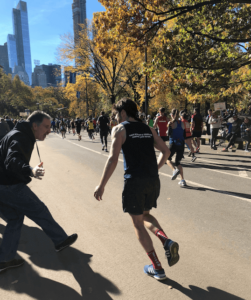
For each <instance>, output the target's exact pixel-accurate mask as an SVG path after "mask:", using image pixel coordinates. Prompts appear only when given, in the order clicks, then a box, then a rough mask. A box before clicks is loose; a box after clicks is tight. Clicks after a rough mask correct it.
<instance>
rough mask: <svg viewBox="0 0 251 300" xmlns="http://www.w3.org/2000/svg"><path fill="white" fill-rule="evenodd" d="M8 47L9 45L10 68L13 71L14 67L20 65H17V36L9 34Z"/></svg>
mask: <svg viewBox="0 0 251 300" xmlns="http://www.w3.org/2000/svg"><path fill="white" fill-rule="evenodd" d="M7 45H8V58H9V66H10V68H11V69H12V71H13V69H14V67H15V66H17V65H18V63H17V42H16V37H15V35H13V34H8V37H7Z"/></svg>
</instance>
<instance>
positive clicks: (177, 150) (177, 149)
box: [168, 144, 184, 167]
mask: <svg viewBox="0 0 251 300" xmlns="http://www.w3.org/2000/svg"><path fill="white" fill-rule="evenodd" d="M169 149H170V151H171V154H170V156H169V158H168V160H170V161H171V160H172V157H173V156H174V154H175V153H176V157H175V166H176V167H178V166H179V165H180V162H181V160H182V158H183V155H184V146H176V145H175V144H170V145H169Z"/></svg>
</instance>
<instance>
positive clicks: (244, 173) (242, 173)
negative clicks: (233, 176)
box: [239, 171, 248, 177]
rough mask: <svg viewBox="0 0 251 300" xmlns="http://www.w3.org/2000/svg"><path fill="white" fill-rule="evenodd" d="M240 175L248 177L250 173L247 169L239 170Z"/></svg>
mask: <svg viewBox="0 0 251 300" xmlns="http://www.w3.org/2000/svg"><path fill="white" fill-rule="evenodd" d="M239 176H240V177H248V173H247V172H246V171H239Z"/></svg>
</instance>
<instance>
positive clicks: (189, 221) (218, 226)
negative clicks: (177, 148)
mask: <svg viewBox="0 0 251 300" xmlns="http://www.w3.org/2000/svg"><path fill="white" fill-rule="evenodd" d="M109 145H110V142H109ZM38 146H39V149H40V154H41V158H42V161H43V162H44V167H45V170H46V174H45V177H44V179H43V180H42V181H38V180H33V181H32V183H31V184H29V186H30V188H31V189H32V190H33V191H34V192H35V193H36V194H37V195H38V197H39V198H40V199H41V200H42V201H43V202H44V203H45V204H46V205H47V206H48V208H49V209H50V211H51V213H52V215H53V216H54V218H55V220H56V221H57V222H58V223H59V224H60V225H61V226H62V227H63V228H64V229H65V230H66V232H67V233H68V234H72V233H74V232H76V233H78V235H79V239H78V240H77V242H76V243H75V244H74V245H73V246H72V247H70V248H68V249H65V250H64V251H62V252H61V253H56V252H55V251H54V248H53V244H52V242H51V241H50V240H49V239H48V238H47V236H46V235H45V234H44V233H43V232H42V230H41V229H40V228H39V227H37V226H36V224H34V223H33V222H32V221H30V220H29V219H27V218H26V219H25V221H24V226H23V231H22V236H21V240H20V244H19V249H18V254H19V255H20V256H21V257H22V258H24V259H25V260H26V263H25V265H24V266H22V267H20V268H17V269H12V270H9V271H6V272H3V273H1V274H0V299H4V300H9V299H11V300H16V299H25V300H26V299H39V300H58V299H63V300H69V299H70V300H75V299H95V300H103V299H128V300H131V299H140V300H141V299H142V300H148V299H149V300H150V299H151V300H152V299H154V300H155V299H161V300H162V299H163V300H164V299H165V300H166V299H174V300H176V299H177V300H180V299H194V300H204V299H205V300H207V299H208V300H209V299H213V300H225V299H226V300H239V299H251V287H250V281H251V272H250V263H251V256H250V249H251V233H250V221H251V196H250V183H251V182H250V180H251V173H250V171H251V154H250V153H245V152H244V151H241V150H237V151H236V152H228V153H222V152H221V151H220V150H221V149H222V148H219V150H217V151H214V150H211V149H210V147H209V146H208V145H206V146H202V147H201V153H200V154H198V155H197V156H198V159H197V160H196V162H195V163H191V161H190V160H191V159H190V158H188V157H187V152H186V153H185V159H184V160H183V166H184V174H185V179H186V181H187V183H188V187H187V188H181V187H180V186H179V185H178V180H176V181H171V170H170V169H169V168H168V166H167V165H165V166H164V167H163V168H162V169H161V170H160V180H161V194H160V197H159V199H158V208H157V209H154V210H153V211H152V213H153V214H154V215H155V216H156V217H157V219H158V220H159V222H160V224H161V226H162V227H163V229H164V230H165V232H166V233H167V235H168V236H169V237H170V238H171V239H173V240H175V241H177V242H178V243H179V246H180V261H179V263H178V264H177V265H175V266H173V267H172V268H170V267H168V264H167V262H166V259H165V255H164V251H163V247H162V244H161V243H160V241H159V240H158V239H157V238H156V237H155V236H152V239H153V242H154V246H155V250H156V252H157V254H158V257H159V259H160V261H161V262H162V266H163V267H164V269H165V272H166V275H167V277H168V279H167V280H165V281H163V282H158V281H156V280H155V279H153V278H151V277H148V276H147V275H145V274H144V273H143V267H144V265H145V264H149V259H148V257H147V256H146V254H145V253H144V250H143V248H142V247H141V246H140V244H139V242H138V241H137V239H136V237H135V234H134V230H133V227H132V224H131V220H130V217H129V216H128V215H127V214H125V213H123V211H122V204H121V193H122V189H123V157H122V155H120V159H119V163H118V166H117V169H116V170H115V172H114V174H113V176H112V177H111V179H110V181H109V183H108V185H107V187H106V190H105V194H104V197H103V201H101V202H97V201H96V200H95V199H94V197H93V192H94V188H95V186H96V185H98V183H99V180H100V176H101V175H102V172H103V167H104V165H105V162H106V160H107V157H108V153H104V152H103V151H102V150H101V144H100V141H99V139H98V136H97V139H96V140H95V141H93V142H92V141H91V140H89V139H88V137H87V135H86V133H84V135H83V139H82V141H77V138H76V136H75V137H73V135H69V134H67V138H66V139H64V140H63V139H61V138H60V136H59V135H57V134H54V133H51V134H50V135H49V136H48V138H47V139H46V140H45V141H44V142H38ZM108 148H109V147H108ZM156 155H158V153H156ZM38 163H39V159H38V155H37V153H36V151H35V150H34V152H33V156H32V160H31V165H33V166H35V165H37V164H38ZM4 226H5V223H4V221H2V220H0V233H1V234H2V233H3V231H4Z"/></svg>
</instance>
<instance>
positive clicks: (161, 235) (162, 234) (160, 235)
mask: <svg viewBox="0 0 251 300" xmlns="http://www.w3.org/2000/svg"><path fill="white" fill-rule="evenodd" d="M155 235H156V236H157V237H158V238H159V239H160V240H161V242H162V244H163V246H164V244H165V241H166V240H168V237H167V236H166V234H165V232H164V231H163V230H161V229H158V230H156V231H155Z"/></svg>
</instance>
